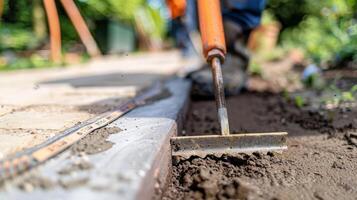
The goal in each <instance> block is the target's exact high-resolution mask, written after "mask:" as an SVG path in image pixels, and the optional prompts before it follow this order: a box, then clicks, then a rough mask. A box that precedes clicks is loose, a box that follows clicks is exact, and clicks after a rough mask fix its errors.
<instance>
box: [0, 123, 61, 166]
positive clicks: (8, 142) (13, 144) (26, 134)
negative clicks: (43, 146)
mask: <svg viewBox="0 0 357 200" xmlns="http://www.w3.org/2000/svg"><path fill="white" fill-rule="evenodd" d="M54 134H55V131H53V130H25V129H17V130H7V129H0V146H1V148H0V159H2V158H4V157H6V156H8V155H11V154H14V153H15V152H18V151H21V150H23V149H25V148H29V147H33V146H35V145H37V144H40V143H42V142H44V141H45V140H46V139H47V138H49V137H50V136H52V135H54Z"/></svg>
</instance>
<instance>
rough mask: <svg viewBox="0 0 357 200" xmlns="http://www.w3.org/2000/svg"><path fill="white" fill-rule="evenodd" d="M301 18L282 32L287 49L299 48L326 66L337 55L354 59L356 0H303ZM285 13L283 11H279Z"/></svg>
mask: <svg viewBox="0 0 357 200" xmlns="http://www.w3.org/2000/svg"><path fill="white" fill-rule="evenodd" d="M303 2H304V4H303V7H304V8H305V12H306V13H305V14H306V16H304V18H303V19H302V21H301V22H299V24H298V25H297V26H296V27H292V28H288V29H287V30H285V31H284V32H283V33H282V43H283V45H284V46H287V47H302V49H304V50H305V54H306V55H307V57H309V58H311V59H312V61H313V62H315V63H317V64H325V63H327V62H328V61H331V60H332V59H334V58H335V57H336V56H337V57H338V58H341V59H344V58H349V57H352V58H353V59H355V58H356V57H357V51H356V50H357V45H356V44H357V23H356V20H355V19H354V14H355V12H356V9H355V8H356V7H357V1H356V0H319V1H308V2H305V1H303ZM282 10H284V9H282Z"/></svg>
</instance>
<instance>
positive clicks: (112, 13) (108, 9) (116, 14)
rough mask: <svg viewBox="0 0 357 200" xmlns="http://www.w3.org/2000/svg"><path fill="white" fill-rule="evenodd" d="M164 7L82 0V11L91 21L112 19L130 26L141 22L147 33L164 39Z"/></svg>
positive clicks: (141, 1) (137, 0)
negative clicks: (162, 11) (162, 12)
mask: <svg viewBox="0 0 357 200" xmlns="http://www.w3.org/2000/svg"><path fill="white" fill-rule="evenodd" d="M162 6H163V5H159V6H153V5H151V4H150V1H148V0H130V1H127V0H101V1H98V0H81V7H82V10H84V12H85V15H86V16H90V17H91V19H104V18H111V19H114V20H119V21H121V22H123V23H126V24H129V25H133V24H135V23H137V21H136V20H141V22H140V23H141V24H143V25H144V29H145V31H146V32H147V33H148V34H149V35H150V36H152V37H154V38H162V37H163V36H164V34H165V31H166V23H165V20H164V18H163V16H162V15H161V9H162Z"/></svg>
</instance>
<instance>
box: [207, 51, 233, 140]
mask: <svg viewBox="0 0 357 200" xmlns="http://www.w3.org/2000/svg"><path fill="white" fill-rule="evenodd" d="M211 65H212V67H211V70H212V78H213V84H214V90H215V97H216V104H217V110H218V120H219V123H220V126H221V134H222V135H229V134H230V132H229V123H228V114H227V108H226V100H225V94H224V85H223V76H222V69H221V61H220V60H219V58H217V57H214V58H213V59H212V61H211Z"/></svg>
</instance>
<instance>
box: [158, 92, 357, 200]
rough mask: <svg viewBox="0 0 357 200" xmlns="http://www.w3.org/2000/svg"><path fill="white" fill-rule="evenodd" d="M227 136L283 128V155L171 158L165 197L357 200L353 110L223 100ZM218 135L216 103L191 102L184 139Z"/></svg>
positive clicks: (356, 112) (249, 97) (263, 97)
mask: <svg viewBox="0 0 357 200" xmlns="http://www.w3.org/2000/svg"><path fill="white" fill-rule="evenodd" d="M227 104H228V111H229V117H230V118H229V119H230V126H231V129H232V132H234V133H240V132H271V131H287V132H288V133H289V138H288V148H289V149H288V150H287V151H285V152H283V153H282V154H276V153H268V154H266V155H265V154H264V155H263V154H259V153H254V154H252V155H245V154H242V155H241V156H240V157H231V156H229V155H225V156H222V157H220V158H217V157H212V156H208V157H206V158H198V157H191V158H190V159H183V158H173V166H172V168H173V173H172V178H171V180H170V183H169V185H168V189H167V191H166V193H165V194H164V197H163V199H356V197H357V148H356V146H355V144H356V138H357V136H356V130H357V121H356V119H357V108H350V109H347V110H346V109H343V110H341V109H334V110H322V109H316V110H314V109H311V108H308V107H305V108H297V107H296V106H295V105H294V104H293V103H289V102H288V101H286V100H285V99H284V98H282V97H281V96H280V95H275V94H268V93H266V94H258V93H244V94H241V95H239V96H237V97H234V98H230V99H228V101H227ZM214 133H215V134H217V133H219V126H218V123H217V118H216V110H215V103H214V102H213V101H193V102H192V105H191V108H190V109H189V113H188V117H187V121H186V124H185V127H184V131H183V134H184V135H200V134H201V135H202V134H214Z"/></svg>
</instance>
